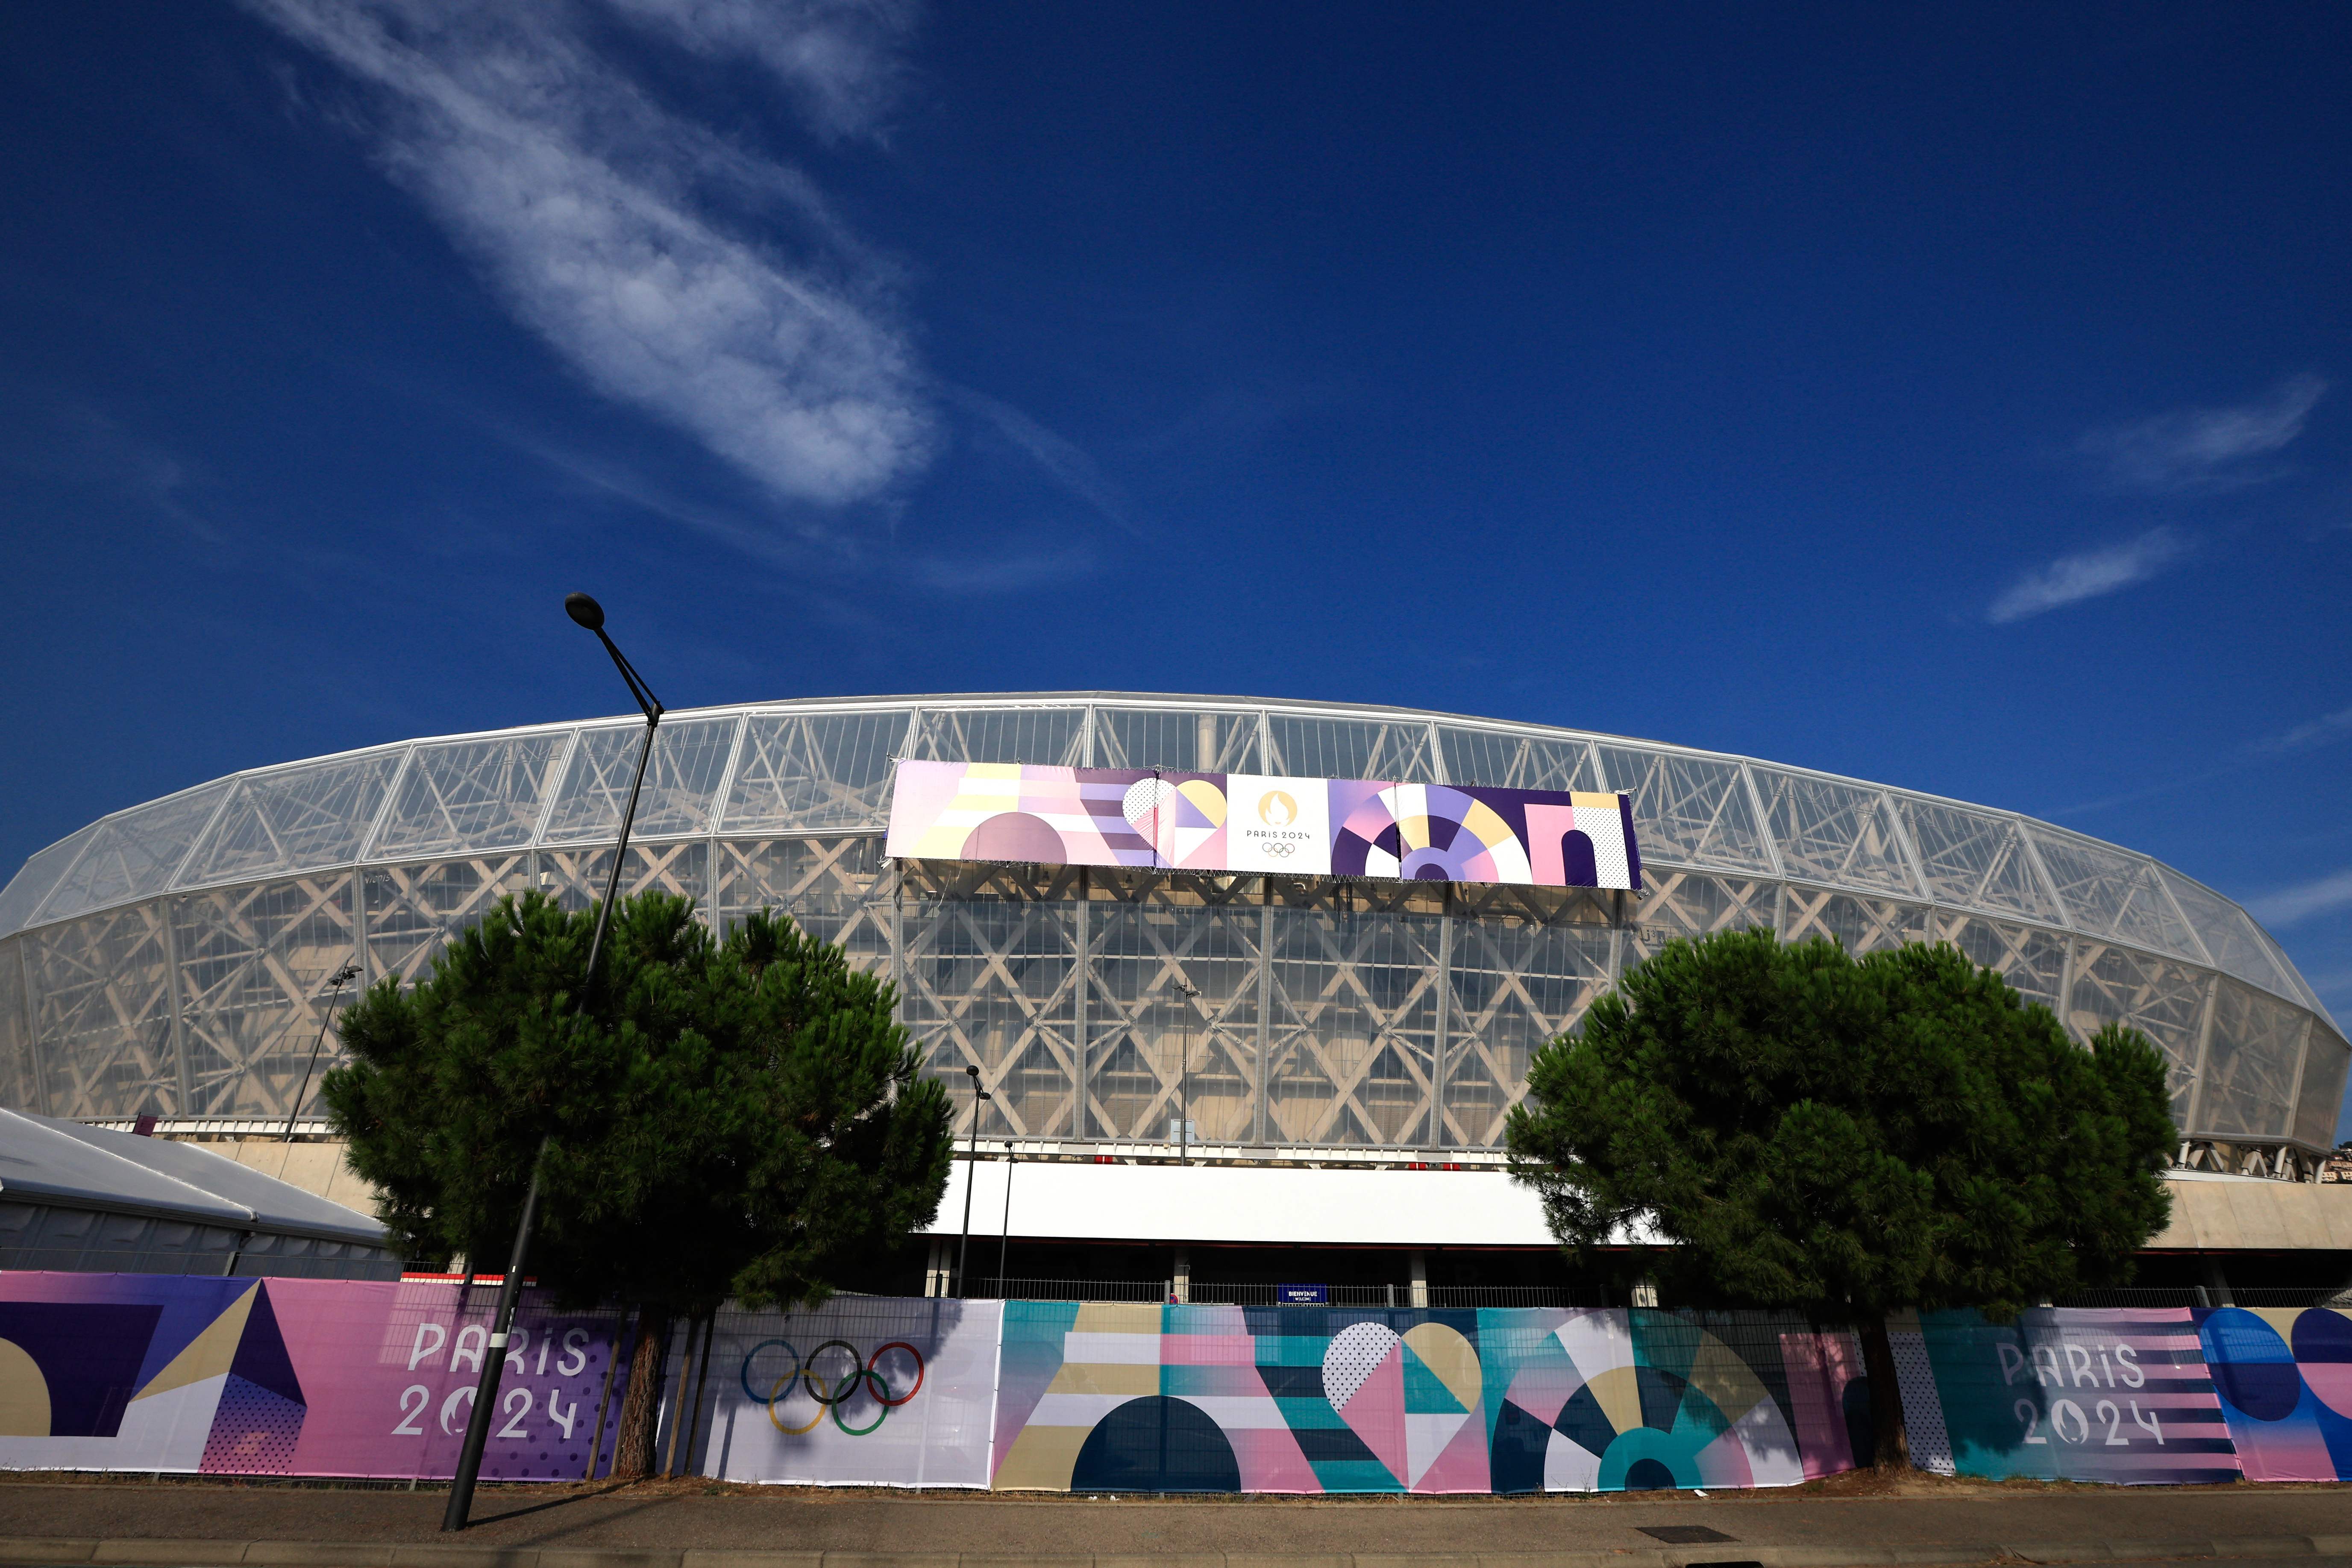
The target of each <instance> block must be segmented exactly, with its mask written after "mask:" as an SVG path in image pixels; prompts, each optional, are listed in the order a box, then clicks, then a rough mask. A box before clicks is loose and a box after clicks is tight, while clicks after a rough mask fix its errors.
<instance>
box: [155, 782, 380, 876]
mask: <svg viewBox="0 0 2352 1568" xmlns="http://www.w3.org/2000/svg"><path fill="white" fill-rule="evenodd" d="M400 759H401V752H399V751H398V750H396V749H394V748H389V747H387V748H386V749H384V750H383V751H377V752H361V753H360V754H359V755H357V756H352V757H335V758H331V759H330V760H329V761H326V762H323V763H302V764H301V765H299V766H297V767H290V768H276V769H273V770H271V771H270V772H268V773H248V774H247V775H246V776H244V777H242V778H240V779H238V780H237V781H236V788H235V789H234V790H233V791H232V792H231V794H230V795H229V798H228V804H227V805H225V806H223V807H222V808H221V814H220V816H218V817H216V818H215V819H214V822H213V826H212V828H211V830H210V831H209V832H207V833H206V834H205V837H204V840H203V842H201V843H200V844H198V845H197V846H196V850H195V854H194V856H193V857H191V858H190V859H189V861H188V864H187V868H186V869H185V870H184V871H182V872H181V874H180V879H179V885H180V886H181V887H200V886H202V885H204V884H205V883H207V882H228V881H240V880H243V879H246V878H248V877H263V876H268V875H269V874H271V873H273V872H278V871H301V870H307V869H309V868H311V867H314V866H331V865H333V864H335V863H336V862H338V861H342V860H353V859H357V858H359V852H360V847H361V846H362V845H363V844H365V843H366V842H367V837H368V830H369V829H370V828H372V827H373V826H375V814H376V812H377V811H378V810H379V809H381V808H382V806H383V797H384V793H385V791H387V790H388V789H390V788H391V787H392V776H393V774H394V773H395V772H396V771H397V770H398V769H399V767H400Z"/></svg>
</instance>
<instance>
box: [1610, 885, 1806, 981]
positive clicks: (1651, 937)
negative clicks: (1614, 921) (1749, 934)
mask: <svg viewBox="0 0 2352 1568" xmlns="http://www.w3.org/2000/svg"><path fill="white" fill-rule="evenodd" d="M1643 882H1644V884H1646V885H1645V886H1644V887H1643V889H1642V891H1641V892H1640V893H1639V894H1637V895H1635V901H1634V904H1633V912H1632V916H1631V919H1632V921H1633V929H1632V930H1630V931H1627V932H1626V933H1625V935H1626V939H1627V951H1626V953H1625V956H1624V958H1623V960H1622V962H1623V963H1624V964H1625V965H1627V966H1628V967H1631V966H1632V965H1633V964H1635V963H1640V962H1641V961H1642V960H1643V959H1644V958H1647V957H1648V956H1649V955H1650V954H1652V953H1654V952H1657V951H1658V949H1660V948H1662V947H1664V946H1665V945H1666V943H1667V942H1671V941H1673V940H1674V939H1675V938H1676V937H1678V936H1707V935H1710V934H1712V933H1713V932H1716V931H1746V930H1748V928H1749V927H1751V926H1764V927H1768V928H1769V927H1771V926H1773V925H1774V924H1776V923H1777V917H1776V915H1775V912H1774V911H1775V908H1776V906H1777V905H1778V904H1779V903H1780V884H1779V883H1777V882H1749V881H1738V880H1734V879H1730V878H1727V877H1708V876H1703V875H1701V874H1699V873H1697V872H1694V871H1667V872H1664V873H1662V874H1659V875H1656V876H1653V875H1650V874H1649V872H1648V871H1647V870H1646V868H1645V869H1644V871H1643Z"/></svg>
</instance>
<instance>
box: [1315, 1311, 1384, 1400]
mask: <svg viewBox="0 0 2352 1568" xmlns="http://www.w3.org/2000/svg"><path fill="white" fill-rule="evenodd" d="M1398 1343H1399V1341H1398V1339H1397V1336H1396V1333H1395V1331H1393V1330H1391V1329H1390V1328H1388V1327H1387V1326H1386V1325H1385V1324H1381V1323H1350V1324H1349V1325H1348V1326H1347V1327H1346V1328H1344V1329H1341V1330H1340V1331H1339V1332H1338V1333H1336V1334H1334V1335H1332V1336H1331V1344H1330V1348H1329V1349H1328V1350H1326V1351H1325V1352H1323V1397H1324V1398H1326V1399H1328V1400H1329V1401H1330V1402H1331V1408H1332V1409H1334V1410H1339V1409H1343V1408H1345V1407H1346V1405H1347V1403H1348V1401H1349V1400H1350V1399H1353V1398H1355V1397H1356V1391H1357V1390H1358V1389H1360V1388H1361V1387H1363V1386H1364V1380H1365V1379H1366V1378H1369V1377H1370V1376H1371V1375H1372V1373H1375V1372H1378V1371H1379V1370H1380V1365H1381V1363H1382V1362H1383V1361H1386V1360H1387V1359H1388V1358H1389V1355H1390V1353H1391V1352H1393V1351H1394V1350H1395V1349H1396V1348H1397V1345H1398Z"/></svg>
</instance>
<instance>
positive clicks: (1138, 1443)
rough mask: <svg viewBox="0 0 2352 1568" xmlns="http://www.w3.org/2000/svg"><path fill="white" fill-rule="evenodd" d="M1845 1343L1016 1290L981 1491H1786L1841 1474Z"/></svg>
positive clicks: (1606, 1323)
mask: <svg viewBox="0 0 2352 1568" xmlns="http://www.w3.org/2000/svg"><path fill="white" fill-rule="evenodd" d="M1710 1325H1711V1326H1710ZM1843 1338H1844V1336H1839V1335H1817V1334H1815V1333H1813V1332H1812V1331H1810V1330H1808V1329H1806V1328H1805V1327H1804V1325H1803V1324H1802V1323H1801V1322H1800V1321H1797V1320H1795V1319H1793V1318H1791V1319H1785V1320H1781V1319H1773V1318H1768V1317H1766V1316H1765V1315H1763V1314H1736V1315H1735V1314H1723V1315H1721V1319H1720V1321H1716V1320H1715V1319H1712V1318H1710V1319H1708V1320H1705V1321H1702V1320H1698V1319H1694V1318H1688V1317H1684V1316H1682V1315H1679V1314H1675V1313H1671V1312H1654V1311H1643V1310H1631V1311H1629V1310H1608V1311H1563V1310H1550V1309H1526V1310H1516V1309H1515V1310H1469V1311H1447V1310H1344V1309H1337V1308H1327V1309H1318V1308H1297V1307H1202V1306H1170V1307H1151V1306H1128V1305H1110V1304H1086V1305H1081V1304H1078V1303H1076V1302H1040V1301H1014V1302H1012V1303H1009V1304H1008V1305H1007V1306H1006V1308H1005V1314H1004V1353H1003V1373H1002V1375H1001V1378H1000V1385H999V1390H998V1395H997V1415H996V1431H997V1448H996V1463H995V1470H994V1477H993V1484H994V1485H995V1486H997V1487H1000V1488H1005V1489H1039V1490H1049V1491H1068V1490H1079V1491H1087V1490H1099V1491H1261V1492H1406V1491H1411V1492H1525V1491H1543V1490H1552V1491H1594V1490H1600V1491H1617V1490H1625V1489H1639V1488H1643V1487H1700V1486H1706V1487H1714V1486H1721V1487H1754V1486H1788V1485H1792V1484H1794V1483H1796V1482H1799V1481H1801V1480H1803V1479H1806V1478H1807V1476H1808V1475H1812V1474H1821V1473H1825V1472H1826V1471H1827V1470H1830V1469H1845V1468H1851V1465H1852V1460H1851V1458H1850V1457H1849V1447H1848V1441H1847V1438H1846V1436H1845V1434H1844V1431H1843V1422H1842V1421H1840V1420H1838V1419H1836V1418H1833V1417H1831V1416H1828V1415H1825V1414H1824V1413H1825V1412H1828V1411H1834V1410H1836V1409H1838V1408H1839V1403H1840V1400H1841V1398H1842V1385H1841V1384H1839V1381H1838V1380H1839V1379H1840V1378H1842V1377H1843V1375H1844V1373H1843V1369H1844V1368H1846V1367H1848V1366H1850V1365H1851V1364H1852V1363H1853V1360H1854V1359H1855V1358H1854V1357H1853V1354H1852V1352H1851V1351H1850V1349H1848V1348H1846V1347H1845V1346H1843V1345H1834V1344H1831V1343H1825V1342H1837V1341H1841V1340H1843ZM1847 1344H1849V1345H1850V1341H1849V1342H1847ZM1830 1368H1834V1369H1837V1370H1836V1371H1834V1372H1832V1371H1826V1370H1825V1369H1830ZM1809 1443H1810V1444H1811V1451H1810V1452H1809V1451H1808V1447H1807V1445H1808V1444H1809Z"/></svg>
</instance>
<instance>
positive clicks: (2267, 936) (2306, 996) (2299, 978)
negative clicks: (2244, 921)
mask: <svg viewBox="0 0 2352 1568" xmlns="http://www.w3.org/2000/svg"><path fill="white" fill-rule="evenodd" d="M2254 940H2255V941H2256V942H2260V943H2262V946H2263V952H2267V953H2269V954H2270V955H2271V963H2272V965H2273V967H2274V968H2276V969H2277V970H2278V972H2279V973H2281V974H2284V975H2285V976H2286V977H2287V980H2288V982H2289V983H2290V984H2291V985H2292V987H2293V990H2292V992H2291V993H2290V994H2293V995H2296V996H2300V997H2301V998H2303V1005H2305V1006H2306V1007H2308V1008H2310V1009H2311V1010H2312V1011H2313V1012H2315V1013H2318V1014H2321V1015H2323V1016H2325V1015H2326V1013H2327V1008H2326V1005H2325V1004H2323V1003H2322V1002H2321V1001H2320V1000H2319V995H2318V994H2317V993H2316V992H2315V991H2313V990H2312V988H2311V985H2310V984H2309V983H2308V982H2307V981H2305V979H2304V977H2303V971H2301V970H2299V969H2297V968H2296V967H2295V966H2294V964H2292V963H2288V962H2287V956H2286V952H2285V950H2284V949H2283V948H2281V947H2280V946H2279V944H2278V942H2276V941H2275V940H2274V939H2273V937H2272V936H2271V933H2270V932H2268V931H2264V930H2263V928H2262V927H2260V926H2256V927H2255V928H2254Z"/></svg>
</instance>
